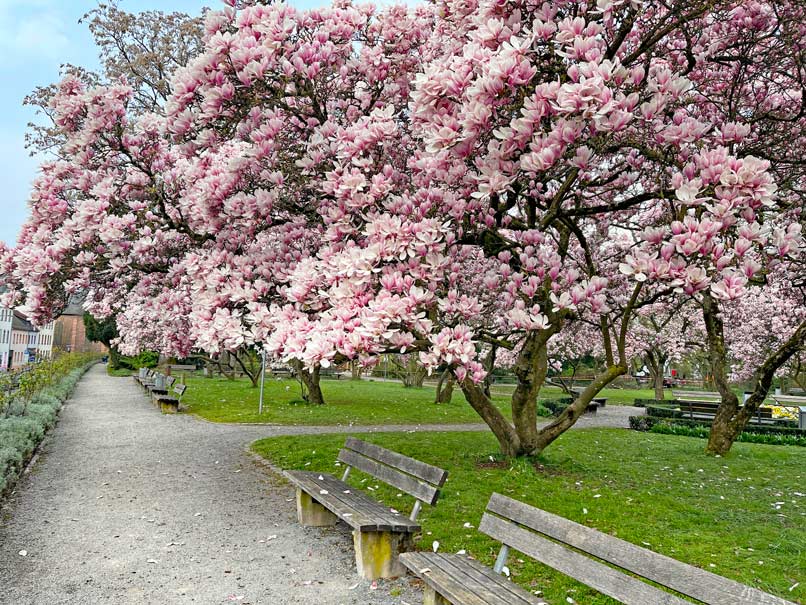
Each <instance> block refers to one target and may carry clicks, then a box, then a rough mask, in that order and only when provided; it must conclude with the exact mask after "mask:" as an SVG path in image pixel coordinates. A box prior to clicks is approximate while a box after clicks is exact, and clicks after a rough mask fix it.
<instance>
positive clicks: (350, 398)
mask: <svg viewBox="0 0 806 605" xmlns="http://www.w3.org/2000/svg"><path fill="white" fill-rule="evenodd" d="M186 382H187V384H188V390H187V392H186V393H185V396H184V398H183V399H182V402H183V403H184V404H186V405H187V406H188V409H189V411H190V412H191V413H192V414H196V415H198V416H201V417H202V418H205V419H207V420H211V421H213V422H265V423H276V424H321V425H325V424H326V425H339V424H343V425H350V424H356V425H360V424H364V425H368V424H440V423H451V424H461V423H465V422H481V419H480V418H479V416H478V415H477V414H476V412H474V411H473V409H472V408H471V407H470V405H468V403H467V402H466V401H465V398H464V396H463V395H462V393H461V391H459V390H458V389H457V390H455V391H454V394H453V401H452V402H451V403H450V404H444V405H435V404H434V387H433V386H424V387H422V388H404V387H403V386H402V384H401V383H399V382H374V381H369V380H323V381H322V392H323V393H324V396H325V401H326V405H324V406H313V405H308V404H306V403H304V402H302V401H301V399H300V391H299V384H298V383H297V382H296V381H294V380H274V379H272V380H267V381H266V391H265V395H264V399H263V401H264V406H263V414H260V415H259V414H258V395H259V390H258V389H255V388H252V387H251V383H250V382H249V381H248V380H247V379H243V378H240V379H237V380H234V381H233V380H226V379H221V378H202V377H198V376H189V377H187V379H186ZM511 392H512V390H511V388H509V390H508V391H507V387H501V388H496V389H494V390H493V400H494V402H495V403H496V404H497V405H498V406H499V407H500V408H501V409H502V410H503V411H504V413H505V414H506V415H507V416H510V410H509V396H508V394H507V393H511ZM648 392H650V391H645V390H621V389H608V390H607V393H606V396H607V397H609V398H611V399H610V401H611V402H612V403H613V404H619V403H623V404H630V405H632V401H633V399H635V398H636V397H646V396H647V395H646V393H648ZM561 396H563V394H562V392H561V391H560V389H559V388H556V387H547V388H546V389H544V391H543V392H542V393H541V398H546V399H548V398H556V397H561Z"/></svg>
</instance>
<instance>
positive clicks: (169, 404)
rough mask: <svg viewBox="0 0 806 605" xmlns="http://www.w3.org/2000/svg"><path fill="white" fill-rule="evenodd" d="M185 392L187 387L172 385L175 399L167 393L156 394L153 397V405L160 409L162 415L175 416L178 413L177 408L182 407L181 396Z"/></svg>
mask: <svg viewBox="0 0 806 605" xmlns="http://www.w3.org/2000/svg"><path fill="white" fill-rule="evenodd" d="M186 390H187V385H185V384H182V383H181V382H177V383H175V384H174V387H173V393H174V394H175V395H176V397H174V396H172V395H170V394H169V393H164V394H162V393H161V394H158V395H154V396H153V401H154V403H155V405H157V406H158V407H159V408H160V411H161V412H162V413H163V414H176V413H177V412H179V406H180V405H182V396H183V395H184V394H185V391H186Z"/></svg>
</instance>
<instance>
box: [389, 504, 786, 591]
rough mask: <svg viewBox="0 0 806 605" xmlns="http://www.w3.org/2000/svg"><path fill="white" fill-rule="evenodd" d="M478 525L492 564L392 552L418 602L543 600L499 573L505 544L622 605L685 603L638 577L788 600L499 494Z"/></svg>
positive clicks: (689, 587)
mask: <svg viewBox="0 0 806 605" xmlns="http://www.w3.org/2000/svg"><path fill="white" fill-rule="evenodd" d="M479 531H481V532H483V533H485V534H487V535H488V536H490V537H492V538H495V539H496V540H498V541H499V542H501V543H502V546H501V550H500V552H499V553H498V559H497V560H496V563H495V567H494V568H493V569H490V568H488V567H485V566H483V565H480V564H479V563H478V562H476V561H473V560H471V559H468V558H467V557H466V556H462V555H454V554H441V553H421V552H409V553H405V554H402V555H401V556H400V560H401V562H402V563H403V565H405V566H406V567H408V568H409V569H410V570H411V571H412V572H413V573H414V574H416V575H418V576H419V577H421V578H422V579H423V581H424V582H425V585H426V589H425V599H424V600H423V604H424V605H444V604H446V603H450V604H452V605H536V604H538V603H544V602H545V601H543V600H542V599H538V598H537V597H535V596H534V595H532V594H530V593H528V592H526V591H525V590H523V589H521V588H520V587H518V586H517V585H515V584H513V583H512V582H510V581H508V580H507V579H505V578H504V577H502V576H501V575H500V573H501V571H502V570H503V568H504V566H505V565H506V561H507V557H508V556H509V551H510V549H514V550H517V551H519V552H522V553H523V554H525V555H528V556H530V557H532V558H533V559H535V560H537V561H539V562H540V563H543V564H544V565H547V566H548V567H551V568H553V569H556V570H557V571H559V572H561V573H563V574H565V575H567V576H570V577H572V578H574V579H575V580H578V581H580V582H582V583H583V584H586V585H588V586H590V587H591V588H593V589H594V590H597V591H598V592H600V593H602V594H604V595H607V596H609V597H611V598H613V599H615V600H616V601H618V602H619V603H625V604H628V605H691V601H688V600H685V599H683V598H681V597H679V596H677V595H675V594H672V593H670V592H666V591H664V590H661V589H660V588H656V587H655V586H651V585H650V584H648V583H646V582H644V581H643V580H642V579H641V578H643V579H644V580H648V581H650V582H654V583H655V584H657V585H659V586H661V587H665V588H668V589H670V590H672V591H674V592H676V593H678V594H680V595H683V596H686V597H690V598H692V599H695V600H697V601H698V602H701V603H705V604H706V605H794V604H793V603H791V602H789V601H786V600H784V599H781V598H779V597H776V596H773V595H770V594H767V593H765V592H762V591H760V590H758V589H756V588H751V587H750V586H745V585H744V584H740V583H739V582H735V581H733V580H729V579H727V578H723V577H721V576H718V575H716V574H712V573H710V572H707V571H704V570H702V569H699V568H698V567H693V566H691V565H688V564H686V563H681V562H680V561H677V560H675V559H672V558H670V557H667V556H665V555H660V554H658V553H655V552H653V551H651V550H647V549H646V548H641V547H640V546H636V545H635V544H632V543H630V542H626V541H624V540H620V539H618V538H614V537H613V536H609V535H607V534H604V533H602V532H599V531H597V530H595V529H592V528H590V527H586V526H584V525H580V524H579V523H575V522H573V521H569V520H568V519H565V518H563V517H559V516H557V515H554V514H552V513H548V512H546V511H543V510H540V509H538V508H534V507H532V506H529V505H528V504H524V503H523V502H519V501H517V500H513V499H512V498H508V497H506V496H502V495H501V494H493V495H492V497H491V498H490V502H489V504H487V512H485V513H484V516H483V517H482V520H481V524H480V526H479ZM628 574H633V575H628ZM634 576H638V577H634Z"/></svg>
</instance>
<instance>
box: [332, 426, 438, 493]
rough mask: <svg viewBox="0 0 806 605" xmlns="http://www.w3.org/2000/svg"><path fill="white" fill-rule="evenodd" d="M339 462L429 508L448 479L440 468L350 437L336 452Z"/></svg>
mask: <svg viewBox="0 0 806 605" xmlns="http://www.w3.org/2000/svg"><path fill="white" fill-rule="evenodd" d="M339 460H340V461H341V462H343V463H344V464H346V465H347V466H350V467H353V468H357V469H358V470H360V471H363V472H365V473H367V474H369V475H372V476H373V477H375V478H377V479H380V480H381V481H383V482H384V483H387V484H389V485H392V486H394V487H396V488H398V489H399V490H402V491H404V492H406V493H407V494H409V495H411V496H414V497H415V498H417V499H418V500H421V501H422V502H425V503H427V504H431V505H433V504H434V503H435V502H436V501H437V498H438V497H439V488H440V487H442V486H443V485H444V484H445V480H446V479H447V477H448V472H447V471H445V470H442V469H441V468H437V467H436V466H432V465H430V464H426V463H425V462H420V461H419V460H415V459H414V458H409V457H408V456H404V455H402V454H398V453H397V452H393V451H391V450H387V449H386V448H383V447H380V446H378V445H374V444H371V443H367V442H365V441H361V440H360V439H355V438H353V437H349V438H348V439H347V442H346V443H345V444H344V448H343V449H342V450H341V451H340V452H339Z"/></svg>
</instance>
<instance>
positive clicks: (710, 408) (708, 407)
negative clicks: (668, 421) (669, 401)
mask: <svg viewBox="0 0 806 605" xmlns="http://www.w3.org/2000/svg"><path fill="white" fill-rule="evenodd" d="M677 404H678V406H679V407H680V411H682V412H693V413H701V414H715V413H716V411H717V409H718V408H719V404H718V403H716V402H711V401H684V400H678V401H677ZM753 417H754V418H772V408H769V407H765V406H761V407H759V408H758V409H757V410H756V411H755V412H753Z"/></svg>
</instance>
